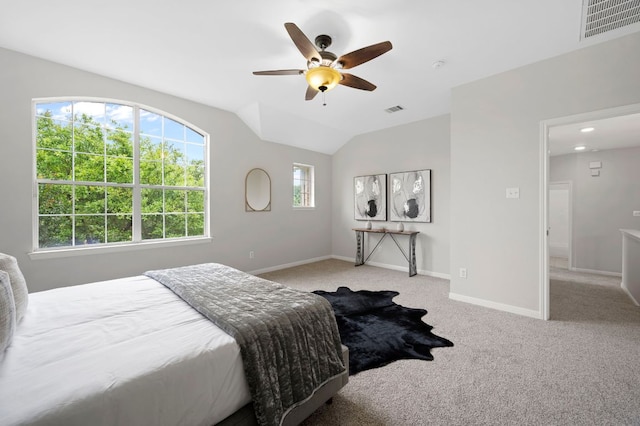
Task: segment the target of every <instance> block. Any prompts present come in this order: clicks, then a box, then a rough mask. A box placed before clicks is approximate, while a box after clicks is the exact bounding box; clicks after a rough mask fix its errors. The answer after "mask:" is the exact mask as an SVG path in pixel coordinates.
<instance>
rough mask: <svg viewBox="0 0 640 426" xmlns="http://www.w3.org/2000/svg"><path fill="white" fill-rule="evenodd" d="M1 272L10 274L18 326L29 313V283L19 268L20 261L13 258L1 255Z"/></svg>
mask: <svg viewBox="0 0 640 426" xmlns="http://www.w3.org/2000/svg"><path fill="white" fill-rule="evenodd" d="M0 271H5V272H6V273H7V274H9V281H10V282H11V291H13V301H14V303H15V306H16V324H18V323H19V322H20V320H21V319H22V317H23V316H24V313H25V312H26V311H27V304H28V303H29V291H28V290H27V282H26V281H25V280H24V275H22V272H21V271H20V268H19V267H18V261H17V260H16V258H15V257H13V256H9V255H8V254H3V253H0Z"/></svg>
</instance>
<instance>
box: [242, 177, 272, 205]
mask: <svg viewBox="0 0 640 426" xmlns="http://www.w3.org/2000/svg"><path fill="white" fill-rule="evenodd" d="M254 172H255V173H257V172H262V173H264V175H265V176H266V177H267V185H268V186H269V188H268V191H269V194H268V198H267V205H266V206H265V207H264V208H262V209H256V208H254V207H253V206H252V205H251V203H250V202H249V176H250V175H251V174H252V173H254ZM244 209H245V211H247V212H270V211H271V176H269V173H267V171H266V170H264V169H261V168H259V167H256V168H253V169H251V170H249V172H248V173H247V176H246V177H245V178H244Z"/></svg>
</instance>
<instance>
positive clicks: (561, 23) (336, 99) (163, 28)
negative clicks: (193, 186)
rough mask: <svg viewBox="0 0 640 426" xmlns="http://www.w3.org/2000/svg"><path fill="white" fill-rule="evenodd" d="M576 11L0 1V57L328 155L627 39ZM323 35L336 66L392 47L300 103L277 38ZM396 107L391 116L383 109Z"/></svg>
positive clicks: (330, 3) (284, 42) (376, 0)
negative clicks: (168, 98) (217, 113)
mask: <svg viewBox="0 0 640 426" xmlns="http://www.w3.org/2000/svg"><path fill="white" fill-rule="evenodd" d="M582 5H583V0H563V1H558V0H537V1H527V2H525V1H513V0H485V1H483V2H478V1H475V0H457V1H441V0H438V1H436V0H422V1H416V0H396V1H382V0H351V1H340V0H314V1H310V0H271V1H262V0H240V1H234V2H224V3H223V2H214V1H204V0H201V1H197V0H182V1H180V2H177V1H175V2H169V1H166V2H165V1H157V0H111V1H108V2H94V1H86V0H65V1H63V2H52V1H49V0H32V1H22V2H19V1H5V0H2V7H1V10H2V12H1V13H0V47H4V48H8V49H11V50H15V51H19V52H23V53H27V54H30V55H34V56H37V57H41V58H44V59H48V60H51V61H55V62H59V63H62V64H66V65H70V66H73V67H76V68H79V69H83V70H87V71H91V72H95V73H98V74H101V75H104V76H107V77H112V78H115V79H118V80H122V81H125V82H129V83H133V84H137V85H140V86H144V87H147V88H151V89H155V90H159V91H162V92H165V93H169V94H172V95H176V96H180V97H182V98H186V99H190V100H193V101H197V102H201V103H203V104H206V105H210V106H213V107H217V108H221V109H224V110H228V111H231V112H234V113H236V114H237V115H238V116H239V117H240V118H241V119H242V120H243V121H244V122H245V123H246V124H247V125H248V126H249V127H250V128H251V129H252V130H253V131H254V132H255V133H256V134H257V135H258V136H259V137H260V138H262V139H264V140H267V141H272V142H277V143H283V144H288V145H292V146H297V147H301V148H305V149H310V150H314V151H318V152H323V153H327V154H332V153H334V152H335V151H336V150H338V149H339V148H340V147H341V146H342V145H343V144H344V143H346V142H347V141H348V140H349V139H351V138H352V137H354V136H355V135H359V134H364V133H368V132H372V131H375V130H379V129H383V128H388V127H393V126H398V125H401V124H406V123H409V122H413V121H417V120H421V119H425V118H428V117H433V116H437V115H441V114H445V113H448V112H449V109H450V91H451V88H452V87H455V86H458V85H461V84H464V83H466V82H470V81H473V80H477V79H480V78H483V77H486V76H489V75H492V74H496V73H500V72H503V71H506V70H510V69H513V68H516V67H520V66H523V65H526V64H530V63H533V62H537V61H540V60H543V59H546V58H550V57H553V56H556V55H560V54H563V53H566V52H569V51H572V50H576V49H580V48H582V47H586V46H588V45H590V44H593V43H598V42H601V41H604V40H607V39H609V38H611V37H615V36H619V35H621V34H623V33H624V32H630V31H636V30H637V29H638V26H637V25H636V24H633V25H630V26H629V27H628V28H623V29H622V30H621V31H617V32H615V33H611V34H604V35H599V36H595V37H590V38H588V39H584V38H583V37H581V26H582ZM285 22H294V23H296V24H297V25H298V27H299V28H300V29H301V30H302V31H303V32H304V33H305V34H306V35H307V37H308V38H309V39H310V40H311V41H313V40H314V39H315V37H316V36H317V35H320V34H327V35H329V36H331V37H332V39H333V43H332V45H331V46H330V48H328V49H327V50H330V51H331V52H333V53H335V54H336V55H338V56H340V55H341V54H344V53H347V52H351V51H353V50H356V49H359V48H361V47H364V46H368V45H371V44H375V43H378V42H381V41H386V40H389V41H391V43H392V44H393V49H392V50H391V51H389V52H388V53H385V54H383V55H382V56H379V57H378V58H375V59H373V60H371V61H369V62H367V63H364V64H362V65H359V66H357V67H355V68H353V69H351V70H349V72H350V73H352V74H354V75H357V76H358V77H361V78H363V79H366V80H367V81H369V82H371V83H373V84H375V85H376V86H377V89H376V90H375V91H371V92H369V91H364V90H358V89H353V88H350V87H346V86H342V85H339V86H338V87H336V88H335V89H333V90H331V91H328V92H326V94H325V96H324V102H326V106H324V105H323V97H322V96H321V95H318V96H316V97H315V98H314V99H313V100H312V101H305V91H306V89H307V83H306V81H305V78H304V76H302V75H291V76H255V75H253V74H252V71H256V70H271V69H291V68H293V69H298V68H300V69H306V59H305V58H304V57H303V56H302V55H301V53H300V52H299V51H298V49H297V48H296V46H295V45H294V43H293V42H292V40H291V38H290V37H289V35H288V34H287V32H286V31H285V28H284V23H285ZM398 105H399V106H401V107H402V108H403V109H402V110H401V111H399V112H395V113H388V112H386V111H385V110H386V109H388V108H390V107H394V106H398Z"/></svg>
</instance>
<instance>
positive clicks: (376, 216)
mask: <svg viewBox="0 0 640 426" xmlns="http://www.w3.org/2000/svg"><path fill="white" fill-rule="evenodd" d="M353 193H354V197H355V209H354V212H355V213H354V216H355V219H356V220H387V175H386V174H382V175H369V176H356V177H354V178H353Z"/></svg>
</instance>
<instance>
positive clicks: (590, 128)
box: [580, 127, 595, 133]
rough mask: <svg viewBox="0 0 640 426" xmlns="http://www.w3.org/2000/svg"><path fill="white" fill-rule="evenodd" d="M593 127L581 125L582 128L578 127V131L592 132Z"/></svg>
mask: <svg viewBox="0 0 640 426" xmlns="http://www.w3.org/2000/svg"><path fill="white" fill-rule="evenodd" d="M594 130H595V129H594V128H593V127H583V128H582V129H580V131H581V132H582V133H589V132H593V131H594Z"/></svg>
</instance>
